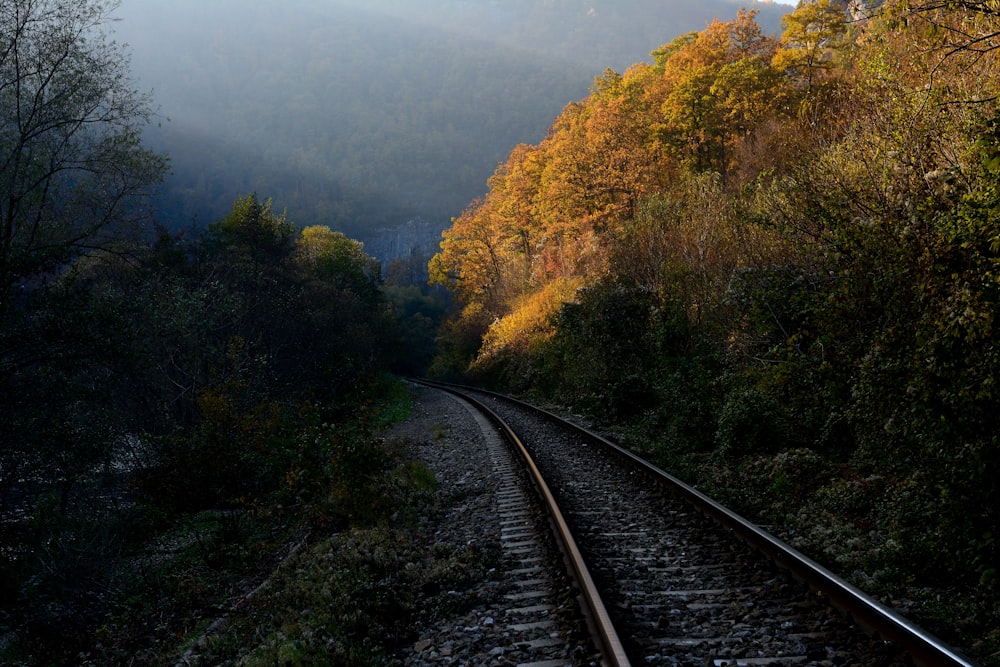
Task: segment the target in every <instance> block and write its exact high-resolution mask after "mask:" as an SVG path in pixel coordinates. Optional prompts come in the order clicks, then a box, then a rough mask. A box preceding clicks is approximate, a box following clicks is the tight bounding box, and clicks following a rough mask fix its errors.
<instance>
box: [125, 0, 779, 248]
mask: <svg viewBox="0 0 1000 667" xmlns="http://www.w3.org/2000/svg"><path fill="white" fill-rule="evenodd" d="M745 4H748V3H737V2H734V1H732V0H704V1H702V2H697V3H692V2H690V1H689V0H659V1H654V0H634V1H631V2H625V3H623V2H613V1H612V0H595V1H592V2H587V3H581V2H579V1H576V0H503V1H501V0H410V1H400V0H366V1H365V2H364V3H363V6H359V5H361V3H357V2H347V1H345V0H333V1H331V0H291V1H284V2H281V3H278V2H261V3H254V4H253V9H252V10H248V9H247V5H246V3H244V2H241V1H240V0H215V1H213V2H211V3H206V2H204V1H203V0H170V1H168V0H142V1H141V2H140V1H139V0H126V2H124V3H123V7H122V8H121V10H120V12H119V14H120V16H121V17H122V19H123V20H122V22H121V23H119V24H118V29H117V35H116V37H117V38H118V39H120V40H122V41H126V42H128V43H129V44H130V45H131V47H132V52H133V61H132V69H133V72H134V74H135V76H136V77H137V79H138V82H139V83H138V85H139V87H140V88H142V89H150V88H151V89H152V90H153V94H154V97H155V100H156V104H157V105H158V107H159V109H160V113H161V115H162V117H163V118H164V121H163V122H162V123H160V125H159V127H157V128H155V129H154V130H153V131H151V133H150V136H149V141H150V143H151V144H152V145H153V146H154V147H155V148H157V149H159V150H163V151H165V152H167V153H168V154H169V155H170V157H171V160H172V167H173V169H172V172H173V173H172V176H171V177H170V179H169V181H168V184H167V187H166V192H165V196H164V197H165V198H164V201H163V202H162V206H161V209H162V211H163V217H164V222H165V223H166V224H168V225H169V226H171V227H181V226H186V225H188V224H191V223H194V224H199V225H200V224H205V223H207V222H210V221H211V220H214V219H217V218H219V217H221V216H223V215H225V213H226V212H227V211H228V210H229V209H230V207H231V206H232V203H233V200H234V199H235V197H236V196H237V195H240V194H246V193H251V192H256V193H257V194H259V195H260V196H262V197H271V198H273V200H274V206H275V208H276V209H278V210H281V209H287V210H288V212H289V216H290V218H291V219H292V220H294V221H295V222H296V223H297V224H299V225H311V224H324V225H328V226H330V227H333V228H335V229H339V230H342V231H344V232H346V233H348V234H349V235H351V236H354V237H357V238H361V239H362V240H366V241H368V240H370V242H371V245H377V246H379V247H380V248H395V247H398V246H399V245H400V244H399V243H396V242H393V241H392V240H391V239H390V240H387V239H386V233H385V232H384V231H383V232H381V233H379V232H377V231H376V230H380V229H382V230H385V229H389V230H394V229H396V228H398V227H399V226H401V225H402V224H403V223H405V222H407V221H409V220H411V219H413V218H417V217H419V218H422V219H423V220H425V221H427V224H426V225H423V226H421V228H422V229H427V230H429V231H428V234H429V237H430V238H429V239H427V240H425V241H424V244H425V245H426V243H428V242H430V243H433V242H435V237H436V235H437V233H438V232H439V231H440V229H443V228H444V227H446V226H447V225H448V223H449V220H450V219H451V218H452V217H454V216H457V215H458V214H459V213H461V211H462V209H463V208H464V207H465V206H466V205H467V204H468V203H469V202H470V201H472V200H473V199H474V198H475V197H477V196H479V195H480V194H483V193H484V192H485V191H486V183H485V182H486V179H487V178H488V177H489V175H490V174H491V173H492V172H493V170H494V169H495V167H496V165H497V164H498V163H499V162H501V161H502V160H503V159H504V158H505V156H506V155H507V153H508V152H509V151H510V149H511V148H512V147H513V146H514V145H516V144H517V143H535V142H537V141H539V140H540V139H541V138H542V137H543V136H544V135H545V132H546V130H547V128H548V125H549V123H550V122H551V121H552V119H553V118H555V117H556V116H557V115H558V114H559V112H560V110H561V109H562V108H563V106H564V105H565V104H566V103H567V102H569V101H571V100H577V99H580V98H582V97H584V96H585V95H586V94H587V92H588V89H589V87H590V85H591V83H592V81H593V79H594V77H595V76H597V75H599V74H600V73H601V72H602V71H603V70H604V69H605V68H606V67H612V68H615V69H618V70H623V69H624V68H626V67H627V66H628V65H630V64H631V63H634V62H638V61H642V60H648V54H649V52H650V51H651V50H653V49H654V48H656V47H657V46H659V45H661V44H663V43H665V42H667V41H669V40H671V39H672V38H673V37H675V36H676V35H678V34H681V33H684V32H688V31H691V30H699V29H702V28H704V26H705V24H706V23H707V22H708V21H710V20H711V19H712V18H713V17H718V18H720V19H728V18H731V17H732V16H734V15H735V14H736V11H737V9H738V8H739V7H740V6H741V5H745ZM753 6H755V7H757V8H759V9H760V11H761V14H760V17H759V21H760V22H761V24H762V25H764V26H765V27H766V28H767V29H769V30H772V31H774V32H777V31H778V30H779V20H780V16H781V15H782V14H783V13H784V12H785V11H787V10H788V9H789V8H788V6H783V5H774V4H770V3H764V4H755V5H753ZM410 231H412V230H407V233H408V234H409V232H410ZM392 234H393V232H391V231H390V232H389V234H388V236H389V237H391V236H392ZM377 236H379V237H380V238H378V239H376V237H377ZM383 252H389V251H388V250H383ZM381 259H384V260H385V259H389V257H381Z"/></svg>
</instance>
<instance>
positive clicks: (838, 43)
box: [772, 0, 847, 92]
mask: <svg viewBox="0 0 1000 667" xmlns="http://www.w3.org/2000/svg"><path fill="white" fill-rule="evenodd" d="M782 23H784V25H785V32H784V33H782V35H781V48H779V49H778V52H777V53H776V54H775V56H774V61H773V63H772V64H773V65H774V67H775V68H776V69H779V70H783V71H785V72H788V73H789V74H790V75H792V76H793V77H795V78H796V79H798V80H800V81H802V84H803V86H804V87H805V89H806V92H809V91H811V90H812V88H813V86H814V85H815V84H816V83H817V82H818V81H819V80H820V78H821V77H822V76H823V75H825V74H827V73H828V72H829V71H830V70H831V69H832V68H833V66H834V64H835V56H836V52H837V50H838V49H840V48H843V46H844V44H845V40H846V38H847V14H846V13H845V12H844V10H843V9H842V8H841V7H838V6H837V5H836V4H835V3H834V2H832V0H815V2H800V3H799V5H798V7H796V9H795V11H794V12H792V13H791V14H789V15H787V16H785V17H784V18H783V19H782Z"/></svg>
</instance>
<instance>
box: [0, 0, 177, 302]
mask: <svg viewBox="0 0 1000 667" xmlns="http://www.w3.org/2000/svg"><path fill="white" fill-rule="evenodd" d="M117 6H118V2H117V0H82V1H81V0H73V1H70V0H0V290H3V291H4V292H7V291H9V290H10V288H11V287H12V286H14V285H15V284H17V283H18V282H19V281H22V280H25V279H30V278H32V277H37V276H39V275H40V274H43V273H45V272H49V271H52V270H54V269H56V268H58V267H60V266H62V265H64V264H65V263H66V262H67V261H69V260H71V259H72V258H73V257H74V256H75V255H77V254H78V253H79V252H81V251H83V250H87V249H93V248H95V247H103V246H106V245H107V244H108V242H109V241H110V240H112V239H113V238H115V236H116V234H117V233H119V232H120V231H121V229H122V227H123V226H124V227H126V228H133V227H135V225H136V224H137V223H138V222H139V221H140V220H141V219H142V216H143V215H144V212H143V210H142V208H141V206H140V204H141V202H142V201H143V200H144V199H145V198H146V197H147V196H148V195H150V194H151V193H152V190H153V187H154V186H155V185H157V184H158V183H159V182H160V180H161V178H162V176H163V173H164V171H165V167H166V163H165V160H164V159H163V158H162V157H160V156H158V155H156V154H154V153H152V152H150V151H148V150H146V149H144V148H143V147H142V146H141V144H140V129H141V128H142V126H144V125H145V124H146V123H147V122H148V121H149V119H150V115H151V110H150V106H149V98H148V96H146V95H143V94H140V93H139V92H137V91H136V90H135V89H133V88H132V83H131V81H130V77H129V70H128V65H129V61H128V57H127V53H126V52H125V50H124V48H123V47H122V46H121V45H119V44H116V43H115V42H113V41H109V40H108V39H107V37H106V35H105V34H104V32H103V30H104V28H105V27H106V26H107V25H108V23H109V22H110V21H111V20H112V18H111V15H112V12H113V11H114V10H115V9H116V8H117ZM4 301H6V299H4Z"/></svg>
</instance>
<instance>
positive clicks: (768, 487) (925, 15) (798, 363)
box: [430, 0, 1000, 665]
mask: <svg viewBox="0 0 1000 667" xmlns="http://www.w3.org/2000/svg"><path fill="white" fill-rule="evenodd" d="M852 4H853V3H852ZM786 25H787V29H786V30H785V31H784V32H783V33H782V36H781V38H780V39H774V38H772V37H769V36H768V35H767V34H766V31H764V30H763V29H761V27H760V26H759V25H757V24H756V23H755V21H754V19H753V15H752V13H742V14H740V16H739V17H738V18H737V19H736V20H732V21H719V22H716V23H713V24H712V25H710V26H709V27H708V28H706V29H704V30H702V31H700V32H698V33H696V34H688V35H684V36H682V37H680V38H678V39H676V40H674V41H673V42H671V43H670V44H668V45H666V46H665V47H664V48H662V49H660V50H658V51H657V52H656V53H655V56H654V61H653V62H652V63H641V64H637V65H636V66H634V67H630V68H628V69H627V70H626V71H625V72H624V73H621V74H619V73H615V72H608V73H606V74H605V75H604V76H603V77H602V78H601V79H600V80H599V81H598V82H597V83H596V84H595V86H594V89H593V94H591V95H590V96H588V97H587V98H585V99H582V100H581V101H579V102H578V103H575V104H572V105H568V106H567V107H566V108H565V110H564V111H563V112H562V113H560V114H559V116H558V117H556V119H555V121H554V122H553V124H552V129H551V131H550V132H549V134H548V135H547V136H546V137H545V138H544V139H543V140H542V141H541V142H539V143H537V144H524V145H520V146H518V147H516V148H515V149H514V150H513V151H512V152H511V153H510V154H509V156H508V158H507V160H506V162H504V163H503V164H501V165H500V166H499V167H498V169H497V170H496V172H495V174H494V175H493V176H492V178H491V179H490V182H489V185H490V188H489V192H488V193H487V194H486V195H485V196H484V197H482V198H480V199H478V200H476V201H474V202H472V203H470V205H469V206H468V208H467V209H466V210H465V212H464V213H463V214H462V215H461V216H459V217H458V218H457V219H456V220H455V222H454V224H453V226H452V227H451V228H450V229H448V230H446V232H445V234H444V240H443V242H442V244H441V251H440V252H439V253H438V254H437V255H435V256H434V258H433V259H432V261H431V265H430V268H431V275H432V279H434V280H435V281H438V282H440V283H442V284H445V285H447V286H449V287H451V288H452V289H453V290H454V292H455V294H456V296H457V298H458V299H459V301H460V302H461V303H460V305H461V307H460V308H458V309H456V311H455V316H454V319H453V320H452V321H451V322H450V323H447V324H446V325H445V326H444V327H443V328H442V329H441V333H442V336H441V339H440V340H441V342H442V344H443V347H442V353H441V354H440V355H439V356H438V359H437V362H436V365H435V370H436V371H437V372H438V373H440V374H442V375H447V374H449V373H451V374H465V375H466V376H467V375H468V374H472V375H474V376H476V378H477V379H478V381H480V382H490V383H494V384H498V385H502V386H504V387H506V388H507V389H510V390H515V391H519V392H525V393H528V392H531V393H534V394H537V395H540V396H542V397H543V398H544V399H546V400H551V401H558V402H559V403H561V404H564V405H565V404H567V403H568V404H569V405H570V407H571V409H573V410H574V411H582V412H589V413H591V414H593V415H594V417H595V418H598V419H601V420H606V421H613V422H615V423H616V424H617V427H616V428H617V430H618V431H619V432H621V433H623V434H625V436H626V438H627V440H628V441H629V442H631V443H632V445H633V446H634V447H635V448H636V449H638V450H639V451H641V452H642V453H643V454H644V455H646V456H649V457H650V458H652V459H654V460H655V461H657V462H658V463H659V464H661V465H663V466H664V467H665V468H667V469H668V470H670V471H671V472H674V473H676V474H678V475H681V476H684V477H687V478H688V479H689V480H691V481H693V482H695V483H697V484H698V485H699V487H700V488H702V489H705V490H707V491H708V492H709V493H710V494H711V495H713V496H715V497H717V498H719V499H722V500H723V501H724V502H726V503H727V504H729V505H730V506H734V507H737V508H739V509H740V510H741V511H744V512H746V513H748V514H750V515H751V516H753V517H754V518H755V520H757V521H759V522H761V523H763V524H766V525H769V526H773V527H774V530H776V531H779V532H780V533H781V535H782V536H783V537H785V538H786V539H788V540H790V541H791V542H793V543H794V544H795V545H796V546H799V547H801V548H803V549H805V550H806V551H807V552H808V553H809V554H811V555H813V556H814V557H816V558H817V559H818V560H820V561H822V562H823V563H824V564H828V565H829V566H830V567H832V568H834V569H836V570H837V571H838V572H840V573H842V574H844V575H845V576H848V577H850V578H851V579H852V580H853V581H855V582H856V583H857V584H859V585H860V586H862V587H863V588H864V589H865V590H867V591H870V592H873V593H876V594H878V595H881V596H883V597H884V598H885V599H888V600H893V601H900V600H901V601H903V602H901V603H900V604H902V605H903V606H906V607H907V609H906V610H905V611H906V612H907V614H912V615H913V616H915V617H917V618H918V619H919V620H920V621H921V622H922V623H923V624H925V625H926V626H927V627H929V628H931V629H932V630H933V631H935V632H939V633H942V634H946V635H947V636H948V638H949V640H951V641H954V642H956V643H959V644H960V645H962V646H964V647H967V648H968V649H969V650H970V651H972V652H974V653H976V654H977V655H979V656H983V657H984V664H991V665H996V664H998V657H1000V650H998V649H1000V636H998V634H997V632H996V628H997V627H1000V622H998V619H1000V577H998V571H997V564H998V563H1000V541H998V540H997V539H996V536H997V535H1000V513H998V511H997V510H998V508H1000V485H998V477H997V474H996V471H997V468H998V466H1000V442H998V438H997V434H998V433H1000V411H998V410H997V406H998V405H1000V326H998V321H997V312H998V311H1000V272H998V269H997V267H998V266H1000V187H998V183H1000V59H998V54H1000V39H998V36H1000V11H998V9H997V6H996V3H992V2H989V3H987V2H956V3H940V2H936V1H932V0H912V1H898V2H886V3H884V4H882V5H881V9H879V10H878V11H877V12H875V13H874V14H873V15H872V16H871V18H869V19H865V20H860V21H859V20H857V18H856V17H854V16H848V15H847V14H846V13H845V11H844V7H843V3H839V4H836V3H835V2H834V1H833V0H815V1H814V2H802V3H799V6H798V7H797V8H796V10H795V11H794V12H793V13H791V14H790V15H789V16H788V17H787V21H786ZM463 379H466V381H467V379H468V378H467V377H466V378H463Z"/></svg>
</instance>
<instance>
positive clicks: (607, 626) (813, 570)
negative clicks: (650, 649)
mask: <svg viewBox="0 0 1000 667" xmlns="http://www.w3.org/2000/svg"><path fill="white" fill-rule="evenodd" d="M419 382H420V383H421V384H425V385H427V386H431V387H435V388H438V389H442V390H445V391H448V392H451V393H453V394H456V395H459V396H461V397H462V398H463V399H465V400H467V401H470V402H471V403H472V404H473V405H474V406H475V407H476V409H478V410H481V411H482V412H483V413H484V414H486V415H487V416H488V418H489V419H490V420H491V421H492V422H493V423H494V424H496V426H497V427H498V428H499V429H500V430H501V432H503V433H504V434H505V437H506V438H507V439H508V441H509V442H511V443H512V445H513V446H514V447H515V448H516V449H517V450H518V451H519V452H520V454H521V456H522V457H523V458H524V459H525V461H526V462H527V463H526V464H527V467H528V469H529V471H530V474H531V476H532V478H533V480H534V483H535V485H536V487H537V488H538V489H539V492H540V494H541V495H542V497H543V499H544V501H545V503H546V504H547V506H548V511H549V513H550V516H551V517H552V521H553V524H554V527H555V530H556V533H557V537H558V539H560V540H561V542H562V545H563V549H564V553H565V555H566V558H567V560H568V562H569V563H570V564H571V568H572V570H573V572H574V574H575V577H576V580H577V583H578V585H579V587H580V590H581V593H582V597H583V599H584V601H585V604H586V607H587V612H588V613H589V619H588V620H589V622H590V623H591V626H592V628H593V629H594V630H595V634H596V637H597V639H598V644H599V646H598V648H599V649H600V650H601V651H602V653H603V654H604V656H605V661H606V662H607V664H610V665H627V664H629V661H628V658H627V657H626V654H625V650H624V649H623V648H622V642H621V640H620V639H619V637H618V634H617V632H616V630H615V628H614V626H613V624H612V622H611V620H610V618H609V616H608V613H607V611H606V609H605V606H604V603H603V602H602V600H601V596H600V593H599V592H598V590H597V588H596V586H595V585H594V582H593V579H592V578H591V575H590V573H589V571H588V568H587V565H586V563H585V562H584V560H583V558H582V556H581V554H580V550H579V549H578V548H577V546H576V543H575V541H574V538H573V536H572V535H571V534H570V529H569V527H568V525H567V524H566V521H565V520H564V519H563V516H562V513H561V511H560V509H559V507H558V506H557V504H556V501H555V499H554V497H553V495H552V493H551V492H550V491H549V489H548V486H547V485H546V483H545V481H544V480H543V479H542V477H541V474H540V473H539V471H538V468H537V466H536V465H535V463H534V462H533V460H532V457H531V456H530V454H529V453H528V451H527V449H526V447H525V446H524V444H523V443H522V442H521V440H520V438H519V437H518V436H517V434H516V433H514V431H513V430H512V429H511V428H510V427H509V426H508V425H507V424H506V423H505V422H504V420H503V419H501V418H500V417H499V416H498V415H497V414H496V413H495V412H494V411H493V410H491V409H489V408H488V407H487V406H485V405H484V404H483V403H482V402H481V401H479V400H477V399H476V398H474V397H473V396H472V395H471V393H472V392H475V393H479V394H487V395H489V396H491V397H493V398H495V399H498V400H502V401H508V402H510V403H512V404H514V405H517V406H518V407H520V408H521V409H525V410H530V411H533V412H535V413H536V414H539V415H542V416H544V418H545V419H547V420H550V421H553V422H556V423H558V424H559V425H560V426H561V427H562V428H568V429H571V430H573V431H575V432H576V433H577V434H578V435H580V436H581V437H583V438H586V440H587V441H589V442H592V443H595V444H597V445H599V446H600V447H602V448H604V449H606V450H607V451H609V452H613V453H614V455H615V456H618V457H620V458H621V459H623V460H625V461H627V462H628V464H629V465H632V466H635V467H636V468H637V469H639V470H641V471H643V472H644V473H645V474H646V475H648V476H650V478H651V479H653V480H655V482H656V483H657V484H660V485H662V486H664V487H666V488H667V489H669V491H670V492H671V493H673V494H675V495H677V496H679V497H681V498H683V499H684V500H686V501H687V502H688V503H689V504H690V505H692V506H693V507H694V508H696V510H697V511H699V512H701V513H703V514H705V515H706V516H708V517H710V518H711V519H712V520H714V521H715V522H717V523H718V524H720V525H722V526H724V527H725V528H727V529H729V530H730V531H731V532H732V533H733V534H734V535H736V536H737V537H738V538H739V539H740V540H742V541H743V542H745V543H747V544H749V545H751V546H752V547H753V548H755V549H756V550H758V551H760V552H762V553H763V554H764V555H766V556H767V557H768V558H770V559H771V560H772V561H773V562H775V563H776V564H777V565H778V566H779V567H781V568H783V569H785V570H787V571H789V572H790V573H791V574H792V576H794V577H795V578H796V579H799V580H801V581H803V582H805V583H806V584H808V585H809V586H810V587H811V588H812V589H813V590H815V591H816V592H817V593H818V594H820V595H822V596H824V597H825V598H827V599H828V600H829V602H830V603H831V604H832V605H833V606H835V607H836V608H838V609H840V610H841V611H843V612H845V613H847V614H849V615H850V616H851V617H852V618H853V619H854V621H855V622H856V623H857V624H858V625H859V626H860V627H862V628H864V629H865V630H866V631H868V632H869V633H873V634H877V635H878V636H880V637H881V638H883V639H886V640H889V641H892V642H894V643H895V644H896V645H898V646H900V647H901V648H903V649H904V650H906V651H907V652H908V653H909V654H910V655H911V656H912V658H913V660H914V661H915V662H916V663H917V664H919V665H924V666H926V667H938V666H943V667H975V664H974V663H972V662H970V661H969V660H968V659H967V658H965V657H964V656H962V655H961V654H959V653H958V652H957V651H955V650H954V649H952V648H951V647H949V646H947V645H946V644H945V643H943V642H942V641H940V640H939V639H937V638H935V637H934V636H932V635H930V634H929V633H927V632H926V631H924V630H923V629H921V628H920V627H918V626H916V625H915V624H913V623H911V622H910V621H908V620H907V619H905V618H903V617H902V616H900V615H899V614H897V613H896V612H894V611H893V610H891V609H889V608H888V607H886V606H885V605H883V604H882V603H880V602H878V601H877V600H875V599H873V598H872V597H870V596H868V595H867V594H865V593H864V592H863V591H861V590H859V589H858V588H856V587H855V586H853V585H851V584H849V583H848V582H846V581H844V580H843V579H841V578H839V577H837V576H836V575H834V574H833V573H832V572H830V571H829V570H827V569H826V568H824V567H823V566H821V565H819V564H818V563H816V562H815V561H813V560H811V559H810V558H808V557H806V556H805V555H803V554H801V553H800V552H798V551H797V550H795V549H793V548H792V547H791V546H789V545H788V544H786V543H785V542H783V541H781V540H779V539H778V538H776V537H774V536H773V535H770V534H769V533H767V532H765V531H764V530H761V529H760V528H759V527H758V526H756V525H754V524H753V523H751V522H749V521H747V520H746V519H744V518H742V517H741V516H739V515H737V514H736V513H734V512H732V511H731V510H729V509H727V508H726V507H723V506H722V505H720V504H719V503H717V502H715V501H714V500H712V499H711V498H709V497H708V496H706V495H705V494H703V493H701V492H700V491H698V490H697V489H694V488H693V487H691V486H689V485H687V484H685V483H684V482H682V481H680V480H679V479H677V478H675V477H674V476H672V475H670V474H669V473H667V472H665V471H663V470H662V469H660V468H658V467H656V466H654V465H652V464H651V463H649V462H648V461H645V460H644V459H642V458H640V457H638V456H636V455H635V454H633V453H632V452H630V451H628V450H626V449H623V448H622V447H620V446H618V445H616V444H615V443H613V442H611V441H609V440H607V439H606V438H603V437H601V436H600V435H597V434H595V433H592V432H590V431H588V430H587V429H584V428H583V427H581V426H579V425H576V424H573V423H571V422H568V421H566V420H564V419H562V418H561V417H558V416H557V415H555V414H553V413H551V412H548V411H546V410H542V409H540V408H537V407H535V406H532V405H530V404H527V403H524V402H523V401H519V400H517V399H514V398H511V397H509V396H505V395H502V394H496V393H494V392H487V391H484V390H481V389H477V388H472V387H464V386H461V385H448V384H442V383H437V382H429V381H424V380H420V381H419Z"/></svg>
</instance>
